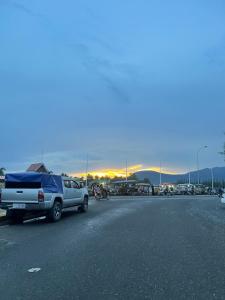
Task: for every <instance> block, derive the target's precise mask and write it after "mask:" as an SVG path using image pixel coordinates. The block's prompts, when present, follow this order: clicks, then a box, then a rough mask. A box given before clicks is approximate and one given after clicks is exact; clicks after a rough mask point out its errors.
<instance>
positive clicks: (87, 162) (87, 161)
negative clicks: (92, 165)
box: [86, 154, 89, 187]
mask: <svg viewBox="0 0 225 300" xmlns="http://www.w3.org/2000/svg"><path fill="white" fill-rule="evenodd" d="M88 164H89V158H88V154H87V160H86V187H87V186H88Z"/></svg>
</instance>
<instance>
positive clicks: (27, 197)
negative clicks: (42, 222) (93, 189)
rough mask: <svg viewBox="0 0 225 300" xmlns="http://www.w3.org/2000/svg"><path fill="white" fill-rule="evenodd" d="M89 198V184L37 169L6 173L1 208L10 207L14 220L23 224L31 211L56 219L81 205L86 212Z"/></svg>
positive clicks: (52, 219)
mask: <svg viewBox="0 0 225 300" xmlns="http://www.w3.org/2000/svg"><path fill="white" fill-rule="evenodd" d="M88 200H89V195H88V191H87V189H86V187H83V186H82V185H80V183H79V182H78V181H76V180H74V178H70V177H63V176H58V175H52V174H47V173H37V172H24V173H12V174H6V176H5V188H3V189H2V190H1V192H0V208H1V209H4V210H6V215H7V217H8V218H9V219H10V221H11V223H22V222H23V220H24V218H25V217H26V215H30V214H32V215H33V214H35V215H39V214H41V215H46V216H47V217H48V219H49V220H50V221H52V222H56V221H59V220H60V219H61V216H62V211H63V209H65V208H68V207H73V206H77V207H78V210H79V211H80V212H86V211H87V210H88Z"/></svg>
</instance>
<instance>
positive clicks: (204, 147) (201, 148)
mask: <svg viewBox="0 0 225 300" xmlns="http://www.w3.org/2000/svg"><path fill="white" fill-rule="evenodd" d="M206 148H208V146H203V147H200V148H199V149H198V151H197V172H198V184H200V174H199V153H200V152H201V150H203V149H206Z"/></svg>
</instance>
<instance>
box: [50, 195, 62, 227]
mask: <svg viewBox="0 0 225 300" xmlns="http://www.w3.org/2000/svg"><path fill="white" fill-rule="evenodd" d="M61 216H62V203H61V202H60V201H58V200H56V201H55V202H54V204H53V206H52V208H51V209H50V211H49V214H48V219H49V221H51V222H57V221H59V220H60V219H61Z"/></svg>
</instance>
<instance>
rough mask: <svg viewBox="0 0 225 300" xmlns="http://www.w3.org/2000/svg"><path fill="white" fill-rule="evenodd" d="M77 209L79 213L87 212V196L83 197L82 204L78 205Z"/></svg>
mask: <svg viewBox="0 0 225 300" xmlns="http://www.w3.org/2000/svg"><path fill="white" fill-rule="evenodd" d="M78 211H79V212H81V213H84V212H87V211H88V197H87V196H85V197H84V201H83V204H82V205H81V206H79V208H78Z"/></svg>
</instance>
